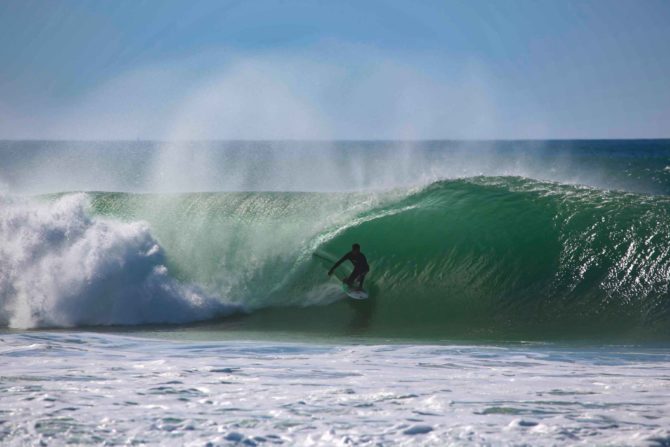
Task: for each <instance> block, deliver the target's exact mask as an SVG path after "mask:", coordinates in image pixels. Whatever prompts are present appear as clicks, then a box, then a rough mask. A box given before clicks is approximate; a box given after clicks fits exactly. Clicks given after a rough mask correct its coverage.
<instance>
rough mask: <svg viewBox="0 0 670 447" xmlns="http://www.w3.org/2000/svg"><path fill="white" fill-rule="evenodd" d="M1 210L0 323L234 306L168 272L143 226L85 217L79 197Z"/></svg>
mask: <svg viewBox="0 0 670 447" xmlns="http://www.w3.org/2000/svg"><path fill="white" fill-rule="evenodd" d="M0 210H1V211H2V212H1V213H0V324H2V325H5V326H10V327H13V328H35V327H71V326H82V325H126V324H141V323H184V322H190V321H197V320H205V319H210V318H214V317H217V316H221V315H226V314H230V313H231V312H234V311H235V310H237V308H236V307H234V306H230V305H226V304H224V303H222V302H221V301H220V300H218V299H217V298H216V297H214V296H211V295H209V294H207V293H206V292H204V291H203V290H201V289H200V288H199V287H197V286H194V285H190V284H184V283H181V282H179V281H177V280H175V279H174V278H172V277H170V276H169V275H168V270H167V267H166V266H165V254H164V251H163V249H162V248H161V246H160V245H159V244H158V242H157V241H156V239H155V238H154V237H153V236H152V234H151V232H150V230H149V226H148V224H146V223H144V222H130V223H124V222H118V221H113V220H107V219H103V218H99V217H95V218H93V217H91V216H90V215H89V212H88V210H89V200H88V197H87V196H86V195H85V194H81V193H80V194H70V195H66V196H63V197H60V198H58V199H57V200H55V201H54V202H50V203H49V202H36V201H29V200H22V199H10V198H7V197H3V198H1V199H0Z"/></svg>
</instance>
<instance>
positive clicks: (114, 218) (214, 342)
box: [0, 140, 670, 445]
mask: <svg viewBox="0 0 670 447" xmlns="http://www.w3.org/2000/svg"><path fill="white" fill-rule="evenodd" d="M0 191H1V193H0V325H1V326H2V329H0V362H2V364H3V375H2V377H1V378H0V392H1V393H2V396H3V399H2V400H0V441H1V442H2V443H3V444H8V445H21V444H25V443H28V442H30V443H37V442H43V443H46V444H63V443H74V444H89V443H91V444H129V443H135V444H137V443H140V444H175V445H183V444H188V445H190V444H193V445H273V444H285V445H334V444H338V445H339V444H342V445H396V444H399V445H406V444H412V445H415V444H417V445H444V444H456V445H466V444H467V445H471V444H478V445H509V444H530V445H557V444H578V443H583V444H588V445H594V444H595V445H609V444H611V445H667V444H668V443H670V432H668V429H667V427H668V426H670V407H669V406H668V402H670V392H669V391H668V386H667V383H668V380H670V361H669V358H670V350H669V349H668V348H669V345H668V343H669V342H670V301H669V300H670V288H669V287H670V219H669V217H670V140H560V141H422V142H409V141H336V142H316V141H315V142H300V141H276V142H273V141H262V142H250V141H224V142H205V141H203V142H151V141H126V142H124V141H113V142H86V141H58V142H51V141H2V142H0ZM353 242H358V243H360V244H361V246H362V250H363V252H364V253H365V254H366V256H367V258H368V261H369V262H370V264H371V271H370V273H369V275H368V276H367V278H366V284H365V286H366V289H367V290H368V292H369V294H370V299H369V300H368V301H364V302H354V301H351V300H348V299H347V298H346V297H345V296H344V294H343V293H342V289H341V287H340V285H339V283H338V280H337V279H335V276H337V277H339V278H342V277H344V276H345V275H347V274H348V273H349V272H350V267H349V266H346V265H344V266H343V267H340V268H339V269H338V271H337V272H336V275H334V277H330V278H329V277H328V276H327V274H326V273H327V271H328V269H329V268H330V263H329V262H327V261H324V259H337V258H338V257H339V256H341V255H342V254H344V253H346V252H347V251H348V250H349V248H350V246H351V244H352V243H353ZM315 254H317V255H318V256H315Z"/></svg>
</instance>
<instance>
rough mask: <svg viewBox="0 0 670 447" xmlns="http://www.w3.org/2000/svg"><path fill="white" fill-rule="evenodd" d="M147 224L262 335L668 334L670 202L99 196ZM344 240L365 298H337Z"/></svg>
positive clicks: (189, 273) (551, 187) (472, 186)
mask: <svg viewBox="0 0 670 447" xmlns="http://www.w3.org/2000/svg"><path fill="white" fill-rule="evenodd" d="M92 197H93V199H92V202H93V209H94V212H95V213H97V214H100V215H108V216H113V217H114V218H122V219H127V220H137V219H142V220H146V221H148V222H149V223H150V225H151V228H152V232H153V233H154V234H155V236H156V237H157V238H158V239H159V241H160V242H161V244H162V245H163V247H164V248H165V251H166V253H167V256H168V259H169V268H170V271H171V272H172V274H173V275H174V276H177V277H178V278H179V279H180V280H183V281H189V282H195V283H197V284H199V285H201V286H203V287H205V288H206V289H208V290H209V291H210V292H213V293H217V294H219V295H220V296H222V297H225V299H226V300H228V301H232V302H235V303H239V304H242V305H244V306H245V307H246V308H247V309H248V310H249V311H250V312H251V314H250V315H249V316H248V317H246V319H245V320H244V321H243V322H242V323H241V324H243V325H247V326H248V327H250V328H255V329H261V330H262V329H268V328H269V329H283V330H315V331H324V330H333V331H341V330H344V331H347V330H352V328H353V329H355V330H356V331H364V332H365V333H366V334H370V335H379V336H426V337H430V338H435V337H437V338H439V337H461V336H462V337H473V336H477V337H485V338H499V337H502V338H531V339H545V338H553V337H559V338H560V337H572V336H578V337H579V336H584V335H588V336H604V337H608V338H611V337H621V338H624V339H631V337H632V338H635V337H638V336H640V337H652V338H663V339H665V338H669V336H670V311H669V310H670V305H669V304H668V300H669V299H670V295H669V292H668V286H669V281H668V278H669V277H670V231H669V230H670V224H668V222H669V221H668V217H669V216H668V214H669V211H670V201H669V200H668V199H667V198H665V197H652V196H645V195H637V194H626V193H614V192H603V191H600V190H593V189H587V188H579V187H574V186H564V185H557V184H549V183H541V182H536V181H531V180H527V179H522V178H513V177H497V178H492V177H488V178H483V177H482V178H474V179H469V180H454V181H444V182H438V183H434V184H432V185H430V186H429V187H427V188H425V189H422V190H417V191H394V192H385V193H379V194H376V193H356V194H330V193H212V194H186V195H161V196H159V195H131V194H109V193H96V194H93V196H92ZM353 242H359V243H360V244H361V245H362V249H363V252H364V253H365V254H366V256H367V258H368V260H369V262H370V264H371V272H370V274H369V275H368V279H367V280H366V281H367V284H366V288H368V289H369V291H370V293H371V296H372V299H371V300H370V301H369V302H367V303H363V304H357V305H352V304H351V303H347V302H346V301H344V300H342V294H341V291H340V288H339V286H338V285H337V283H336V281H335V280H332V279H331V280H329V279H328V278H327V276H326V271H327V269H328V268H329V266H330V265H329V264H330V263H329V262H326V261H323V260H322V259H321V258H318V257H314V256H312V254H313V253H314V252H318V253H321V254H324V253H325V254H328V255H329V256H331V259H332V256H335V257H339V256H340V255H341V254H343V253H345V252H346V251H348V250H349V248H350V245H351V244H352V243H353Z"/></svg>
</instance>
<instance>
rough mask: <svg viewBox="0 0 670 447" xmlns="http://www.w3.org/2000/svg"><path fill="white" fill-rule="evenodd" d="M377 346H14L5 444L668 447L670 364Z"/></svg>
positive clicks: (131, 342) (7, 339)
mask: <svg viewBox="0 0 670 447" xmlns="http://www.w3.org/2000/svg"><path fill="white" fill-rule="evenodd" d="M368 343H369V341H368ZM368 343H365V344H351V342H350V343H341V342H338V343H337V344H329V343H319V344H313V343H312V344H305V343H296V342H284V341H280V342H268V341H265V342H260V341H208V342H193V341H184V340H181V341H174V340H157V339H143V338H135V337H129V336H125V335H123V336H120V335H109V334H100V333H97V334H90V333H83V332H73V333H49V332H37V333H20V334H17V333H14V334H13V333H6V334H3V335H1V343H0V346H1V348H0V364H2V373H1V374H2V377H1V378H0V396H1V398H0V441H1V442H2V444H3V445H36V444H38V443H40V442H41V443H43V444H45V445H56V444H64V443H74V444H88V443H96V444H107V445H116V444H145V443H146V444H162V445H249V446H253V445H276V444H284V445H446V444H456V445H471V444H480V445H503V444H505V445H507V444H515V445H520V444H528V445H556V444H588V445H595V444H598V445H603V444H613V445H659V446H661V445H668V444H669V443H670V429H669V427H670V350H668V349H659V348H648V347H647V348H641V347H602V348H600V347H598V348H594V347H584V346H579V347H570V346H567V347H566V346H560V345H553V344H518V343H517V344H510V345H506V344H496V345H458V344H456V345H453V344H447V345H421V344H419V345H416V344H415V345H407V344H368Z"/></svg>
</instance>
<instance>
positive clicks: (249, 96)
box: [0, 0, 670, 139]
mask: <svg viewBox="0 0 670 447" xmlns="http://www.w3.org/2000/svg"><path fill="white" fill-rule="evenodd" d="M668 24H670V2H669V1H665V0H658V1H654V0H635V1H622V0H601V1H583V0H582V1H543V0H532V1H531V0H528V1H522V0H517V1H502V0H497V1H465V0H459V1H457V0H454V1H428V0H426V1H371V0H368V1H317V0H313V1H307V0H305V1H289V0H267V1H249V0H247V1H223V0H219V1H201V2H194V1H139V0H132V1H56V0H52V1H32V0H4V1H3V2H0V138H55V139H68V138H75V139H129V138H130V139H134V138H146V139H217V138H223V139H238V138H241V139H275V138H296V139H303V138H307V139H315V138H316V139H330V138H333V139H359V138H360V139H376V138H381V139H384V138H407V139H434V138H457V139H458V138H468V139H471V138H475V139H477V138H481V139H490V138H540V139H544V138H636V137H646V138H653V137H670V125H669V124H668V123H670V26H668Z"/></svg>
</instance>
